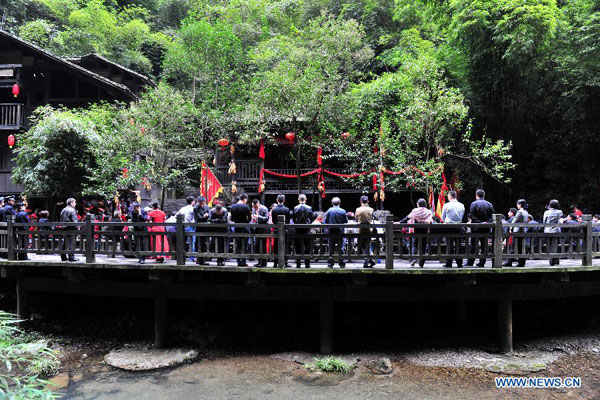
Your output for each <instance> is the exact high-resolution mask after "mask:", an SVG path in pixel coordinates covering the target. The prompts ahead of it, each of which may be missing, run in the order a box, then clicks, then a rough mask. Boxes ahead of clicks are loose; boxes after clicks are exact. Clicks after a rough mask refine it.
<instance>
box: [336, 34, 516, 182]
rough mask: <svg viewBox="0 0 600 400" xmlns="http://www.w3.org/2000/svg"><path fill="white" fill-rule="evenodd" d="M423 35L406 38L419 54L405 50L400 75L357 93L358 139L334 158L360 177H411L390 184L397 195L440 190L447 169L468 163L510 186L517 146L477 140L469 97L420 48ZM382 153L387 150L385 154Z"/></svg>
mask: <svg viewBox="0 0 600 400" xmlns="http://www.w3.org/2000/svg"><path fill="white" fill-rule="evenodd" d="M406 33H407V34H408V33H410V32H406ZM416 34H417V32H412V35H407V36H405V40H406V39H410V40H408V41H407V43H410V44H411V46H412V47H408V46H407V45H406V46H402V47H403V48H404V49H405V51H404V52H396V57H394V58H392V61H393V62H394V65H396V66H397V68H398V69H397V70H396V71H395V72H390V73H384V74H382V75H381V76H379V77H377V78H376V79H373V80H372V81H370V82H365V83H362V84H359V85H357V86H356V87H355V88H354V89H353V90H352V92H351V94H350V95H349V96H348V101H347V104H348V107H349V109H350V112H351V113H353V115H354V123H353V125H352V129H351V132H352V133H354V135H352V137H351V139H349V140H345V139H340V138H338V139H337V140H335V141H334V142H333V143H332V144H331V145H330V146H329V149H328V150H329V152H330V156H333V157H336V158H338V159H340V160H344V161H345V163H346V165H350V166H352V169H354V170H355V171H364V170H370V169H375V170H377V169H378V168H379V167H381V166H383V167H385V168H388V169H390V170H396V171H398V170H405V171H406V173H405V174H404V175H403V176H401V177H400V178H391V179H390V182H391V184H390V185H386V186H388V187H390V188H391V189H392V190H399V189H401V188H402V186H404V185H405V184H406V185H407V186H409V187H411V188H416V189H418V190H421V191H427V189H428V188H429V187H431V186H434V187H436V188H437V187H439V185H441V179H440V178H441V172H442V171H443V168H444V166H445V165H446V164H448V163H450V164H453V163H457V162H463V161H467V162H469V163H472V164H475V165H476V166H477V167H478V168H480V169H481V171H483V172H484V173H485V174H487V175H488V176H490V177H492V178H494V179H496V180H499V181H508V180H509V179H508V178H507V176H506V172H507V171H509V170H510V169H512V168H513V164H512V163H511V162H510V153H509V150H510V143H508V144H507V143H504V142H503V141H502V140H499V141H496V142H493V141H492V140H490V139H489V138H486V137H485V136H484V137H482V138H480V139H475V138H474V136H473V134H472V132H471V122H470V119H469V109H468V107H467V105H466V102H465V99H464V97H463V95H462V94H461V92H460V91H459V90H458V89H457V88H453V87H450V86H448V83H447V81H446V79H445V78H444V77H443V74H442V70H441V69H440V67H439V65H438V64H437V62H436V60H435V59H434V58H432V54H433V53H432V48H433V46H432V44H431V43H429V45H428V44H427V42H424V41H421V42H420V41H419V39H418V37H415V36H414V35H416ZM374 148H377V149H379V151H378V153H377V154H374V153H373V150H374ZM366 155H371V156H366ZM419 171H421V172H425V173H424V174H421V173H420V172H419Z"/></svg>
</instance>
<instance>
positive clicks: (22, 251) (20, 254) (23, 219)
mask: <svg viewBox="0 0 600 400" xmlns="http://www.w3.org/2000/svg"><path fill="white" fill-rule="evenodd" d="M15 207H16V212H17V216H16V217H15V222H16V223H18V224H30V223H31V220H30V219H29V214H27V211H25V204H23V203H17V204H16V205H15ZM28 230H29V226H17V227H15V231H17V232H20V233H17V239H18V244H19V247H18V249H17V260H29V258H28V257H27V247H28V245H29V235H28V234H27V231H28Z"/></svg>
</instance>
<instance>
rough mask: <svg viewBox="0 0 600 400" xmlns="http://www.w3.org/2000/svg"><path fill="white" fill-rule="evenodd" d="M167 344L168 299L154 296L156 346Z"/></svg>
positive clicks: (160, 347) (162, 346)
mask: <svg viewBox="0 0 600 400" xmlns="http://www.w3.org/2000/svg"><path fill="white" fill-rule="evenodd" d="M166 346H167V299H166V298H165V297H155V298H154V348H157V349H162V348H165V347H166Z"/></svg>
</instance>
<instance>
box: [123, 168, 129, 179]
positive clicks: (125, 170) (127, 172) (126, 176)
mask: <svg viewBox="0 0 600 400" xmlns="http://www.w3.org/2000/svg"><path fill="white" fill-rule="evenodd" d="M122 173H123V178H128V177H129V170H128V169H127V168H123V171H122Z"/></svg>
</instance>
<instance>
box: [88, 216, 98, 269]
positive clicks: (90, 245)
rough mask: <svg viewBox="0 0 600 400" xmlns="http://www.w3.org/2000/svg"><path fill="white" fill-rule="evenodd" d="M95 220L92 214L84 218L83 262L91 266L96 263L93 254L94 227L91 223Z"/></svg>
mask: <svg viewBox="0 0 600 400" xmlns="http://www.w3.org/2000/svg"><path fill="white" fill-rule="evenodd" d="M95 219H96V216H95V215H93V214H88V215H86V217H85V262H86V263H88V264H91V263H93V262H95V261H96V256H95V254H94V244H95V243H94V225H92V222H94V220H95Z"/></svg>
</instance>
